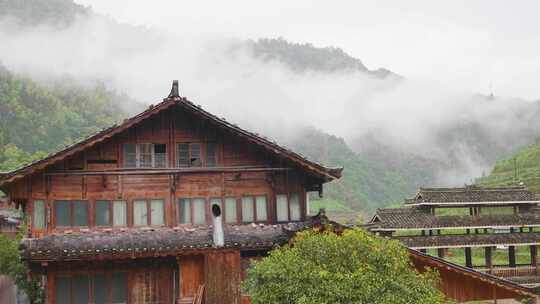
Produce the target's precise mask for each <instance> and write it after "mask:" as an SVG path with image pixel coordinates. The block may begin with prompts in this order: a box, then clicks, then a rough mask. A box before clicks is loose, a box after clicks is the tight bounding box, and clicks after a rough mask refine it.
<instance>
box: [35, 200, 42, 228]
mask: <svg viewBox="0 0 540 304" xmlns="http://www.w3.org/2000/svg"><path fill="white" fill-rule="evenodd" d="M32 220H33V226H34V229H43V228H45V202H44V201H42V200H36V201H34V213H33V215H32Z"/></svg>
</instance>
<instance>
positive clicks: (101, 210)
mask: <svg viewBox="0 0 540 304" xmlns="http://www.w3.org/2000/svg"><path fill="white" fill-rule="evenodd" d="M95 220H96V226H114V227H123V226H126V225H127V212H126V202H124V201H96V205H95Z"/></svg>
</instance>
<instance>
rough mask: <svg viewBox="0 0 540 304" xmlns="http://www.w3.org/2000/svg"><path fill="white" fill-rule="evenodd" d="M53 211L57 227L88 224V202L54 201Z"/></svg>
mask: <svg viewBox="0 0 540 304" xmlns="http://www.w3.org/2000/svg"><path fill="white" fill-rule="evenodd" d="M54 212H55V218H56V226H57V227H81V226H88V202H86V201H56V202H54Z"/></svg>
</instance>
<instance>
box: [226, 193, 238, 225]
mask: <svg viewBox="0 0 540 304" xmlns="http://www.w3.org/2000/svg"><path fill="white" fill-rule="evenodd" d="M237 222H238V217H237V215H236V198H232V197H228V198H226V199H225V223H237Z"/></svg>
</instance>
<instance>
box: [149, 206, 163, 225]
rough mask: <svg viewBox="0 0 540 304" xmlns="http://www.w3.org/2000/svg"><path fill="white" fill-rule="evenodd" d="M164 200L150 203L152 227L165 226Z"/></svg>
mask: <svg viewBox="0 0 540 304" xmlns="http://www.w3.org/2000/svg"><path fill="white" fill-rule="evenodd" d="M164 222H165V210H164V206H163V200H151V201H150V223H151V225H152V226H163V225H164V224H165V223H164Z"/></svg>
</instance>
